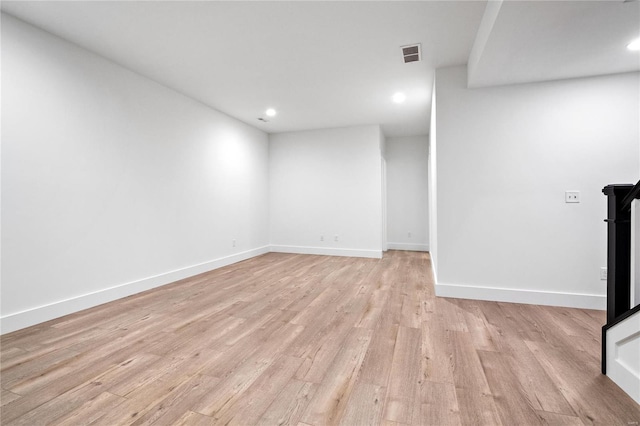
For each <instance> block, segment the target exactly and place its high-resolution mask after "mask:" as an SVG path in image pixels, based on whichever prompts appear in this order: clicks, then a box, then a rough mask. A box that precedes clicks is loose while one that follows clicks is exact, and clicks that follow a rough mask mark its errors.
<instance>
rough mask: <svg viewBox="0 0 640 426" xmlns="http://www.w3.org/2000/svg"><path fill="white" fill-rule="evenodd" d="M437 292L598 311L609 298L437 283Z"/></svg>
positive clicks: (470, 297)
mask: <svg viewBox="0 0 640 426" xmlns="http://www.w3.org/2000/svg"><path fill="white" fill-rule="evenodd" d="M435 290H436V296H439V297H451V298H454V299H475V300H491V301H495V302H509V303H526V304H529V305H546V306H564V307H568V308H581V309H597V310H606V308H607V296H606V295H599V294H579V293H559V292H552V291H538V290H519V289H509V288H494V287H478V286H470V285H457V284H443V283H437V284H436V285H435Z"/></svg>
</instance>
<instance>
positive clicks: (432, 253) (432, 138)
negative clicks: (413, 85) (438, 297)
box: [429, 80, 438, 283]
mask: <svg viewBox="0 0 640 426" xmlns="http://www.w3.org/2000/svg"><path fill="white" fill-rule="evenodd" d="M433 86H434V87H433V92H432V96H431V122H430V123H429V257H430V258H431V270H432V272H433V280H434V283H437V282H438V270H437V268H438V261H437V257H438V173H437V170H438V161H437V159H438V156H437V151H438V150H437V136H438V132H437V111H436V109H437V107H438V105H437V103H436V96H437V94H436V90H437V88H436V87H435V86H436V82H435V80H434V82H433Z"/></svg>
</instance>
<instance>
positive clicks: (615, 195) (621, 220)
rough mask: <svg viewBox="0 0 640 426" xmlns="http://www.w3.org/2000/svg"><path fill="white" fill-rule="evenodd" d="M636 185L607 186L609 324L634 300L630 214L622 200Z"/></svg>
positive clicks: (603, 190) (626, 309)
mask: <svg viewBox="0 0 640 426" xmlns="http://www.w3.org/2000/svg"><path fill="white" fill-rule="evenodd" d="M632 188H633V185H607V186H605V187H604V188H603V189H602V192H604V194H605V195H606V196H607V219H606V220H605V222H607V323H612V322H613V320H614V319H616V317H618V316H620V315H621V314H623V313H625V312H626V311H628V310H629V307H630V300H629V298H630V297H631V213H630V212H629V209H623V208H622V200H623V199H624V198H625V196H626V195H627V194H629V192H630V191H631V189H632Z"/></svg>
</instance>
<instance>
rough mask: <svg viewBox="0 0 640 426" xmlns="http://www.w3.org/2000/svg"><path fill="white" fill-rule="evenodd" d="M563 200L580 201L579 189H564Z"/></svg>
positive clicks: (566, 201) (569, 201) (568, 201)
mask: <svg viewBox="0 0 640 426" xmlns="http://www.w3.org/2000/svg"><path fill="white" fill-rule="evenodd" d="M564 202H565V203H579V202H580V191H565V192H564Z"/></svg>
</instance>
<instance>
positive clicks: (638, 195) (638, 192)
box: [620, 180, 640, 211]
mask: <svg viewBox="0 0 640 426" xmlns="http://www.w3.org/2000/svg"><path fill="white" fill-rule="evenodd" d="M635 199H640V180H639V181H638V183H636V184H635V186H634V187H633V188H631V191H630V192H629V194H627V196H626V197H624V198H623V199H622V206H620V207H621V208H622V209H623V210H625V211H627V210H631V203H632V202H633V200H635Z"/></svg>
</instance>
